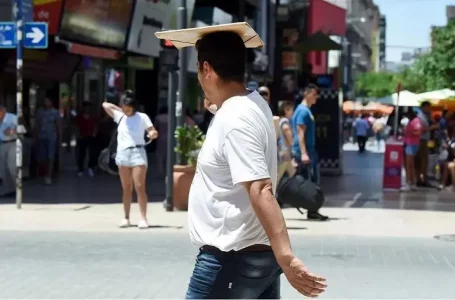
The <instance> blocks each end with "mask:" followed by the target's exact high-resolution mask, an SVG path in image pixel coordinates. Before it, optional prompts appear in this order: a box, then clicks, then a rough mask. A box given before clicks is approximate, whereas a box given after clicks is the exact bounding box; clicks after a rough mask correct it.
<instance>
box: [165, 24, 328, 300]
mask: <svg viewBox="0 0 455 300" xmlns="http://www.w3.org/2000/svg"><path fill="white" fill-rule="evenodd" d="M244 24H245V25H241V24H239V23H237V24H228V25H221V26H213V27H209V28H207V27H204V28H193V29H186V30H183V34H182V31H180V30H177V31H169V32H163V33H157V36H159V37H160V38H163V39H169V40H173V41H174V40H178V41H183V43H182V44H185V45H186V44H189V45H191V44H193V45H194V44H195V45H196V49H197V51H198V64H197V66H198V67H197V68H198V79H199V82H200V85H201V87H202V89H203V91H204V94H205V96H206V98H207V102H209V103H210V105H207V106H208V107H213V106H216V108H217V111H216V113H215V116H214V118H213V121H212V124H211V125H210V127H209V129H208V132H207V136H206V139H205V142H204V145H203V147H202V149H201V151H200V154H199V157H198V161H197V166H196V173H195V176H194V180H193V183H192V185H191V190H190V194H189V207H188V220H189V223H188V224H189V230H190V236H191V240H192V242H193V243H194V244H195V245H196V246H197V247H198V248H199V249H200V252H199V254H198V255H197V259H196V264H195V267H194V271H193V276H192V277H191V279H190V283H189V287H188V290H187V293H186V298H187V299H217V298H218V299H219V298H224V299H226V298H231V299H232V298H236V299H239V298H249V299H258V298H265V299H279V298H280V274H281V273H282V272H283V273H284V274H285V276H286V277H287V279H288V280H289V282H290V284H291V285H292V286H293V287H294V288H296V289H297V290H298V291H299V292H300V293H302V294H304V295H306V296H313V297H315V296H317V295H319V294H320V293H322V292H323V290H324V288H325V287H326V285H325V284H324V282H323V281H324V279H323V278H320V277H318V276H315V275H312V274H311V273H309V272H308V270H307V269H306V266H305V265H304V264H303V263H302V262H301V261H300V260H299V259H298V258H297V257H295V256H294V254H293V252H292V248H291V244H290V241H289V236H288V232H287V229H286V223H285V221H284V218H283V215H282V213H281V209H280V207H279V205H278V202H277V200H276V199H275V197H274V194H275V188H276V185H277V143H276V133H275V127H274V124H273V115H272V112H271V110H270V108H269V106H268V105H267V102H266V101H265V100H264V98H262V97H261V96H260V95H259V93H258V92H257V91H249V90H247V89H246V88H245V84H244V75H245V71H246V69H245V64H244V58H245V57H246V47H250V48H254V47H260V46H262V45H263V43H262V41H261V40H260V38H259V37H258V35H257V33H256V32H255V31H254V30H253V29H252V28H251V27H249V26H248V25H247V24H246V23H244ZM231 26H233V27H234V28H232V27H231ZM230 27H231V28H232V29H229V28H230ZM230 30H235V31H230ZM175 34H177V36H174V35H175ZM244 40H245V41H246V42H245V43H246V45H245V44H244Z"/></svg>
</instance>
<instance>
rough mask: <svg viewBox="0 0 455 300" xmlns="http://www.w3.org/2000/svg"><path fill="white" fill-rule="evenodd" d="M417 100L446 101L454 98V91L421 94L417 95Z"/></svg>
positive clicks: (443, 90)
mask: <svg viewBox="0 0 455 300" xmlns="http://www.w3.org/2000/svg"><path fill="white" fill-rule="evenodd" d="M418 96H419V99H420V100H422V101H425V100H427V101H440V100H447V99H450V98H455V91H454V90H451V89H442V90H437V91H432V92H426V93H422V94H418Z"/></svg>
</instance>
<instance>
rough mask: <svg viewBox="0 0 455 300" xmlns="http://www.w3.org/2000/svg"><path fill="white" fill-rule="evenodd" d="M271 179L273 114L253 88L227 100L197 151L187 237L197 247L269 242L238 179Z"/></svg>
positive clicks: (229, 247) (274, 157)
mask: <svg viewBox="0 0 455 300" xmlns="http://www.w3.org/2000/svg"><path fill="white" fill-rule="evenodd" d="M267 178H270V179H271V180H272V184H273V192H274V193H275V189H276V185H277V144H276V133H275V126H274V124H273V115H272V112H271V111H270V108H269V106H268V104H267V102H266V101H264V99H263V98H262V97H261V96H260V95H259V93H258V92H256V91H254V92H252V93H251V94H249V95H248V96H236V97H232V98H230V99H228V100H226V101H225V102H224V103H223V105H222V106H221V108H219V109H218V111H217V112H216V114H215V116H214V118H213V120H212V124H211V126H210V127H209V129H208V132H207V135H206V139H205V142H204V145H203V146H202V149H201V151H200V153H199V156H198V160H197V167H196V174H195V176H194V180H193V183H192V185H191V189H190V195H189V203H188V222H189V230H190V237H191V241H192V242H193V244H195V245H196V246H198V247H201V246H204V245H210V246H214V247H217V248H218V249H220V250H222V251H230V250H236V251H237V250H240V249H243V248H246V247H249V246H251V245H255V244H265V245H270V242H269V240H268V238H267V235H266V233H265V231H264V229H263V227H262V225H261V223H260V222H259V220H258V218H257V216H256V214H255V212H254V210H253V207H252V206H251V202H250V199H249V195H248V193H247V190H246V189H245V187H244V186H243V185H242V183H243V182H250V181H254V180H259V179H267Z"/></svg>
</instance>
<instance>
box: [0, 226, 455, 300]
mask: <svg viewBox="0 0 455 300" xmlns="http://www.w3.org/2000/svg"><path fill="white" fill-rule="evenodd" d="M56 225H57V226H58V224H56ZM292 239H293V243H294V248H295V249H296V252H297V254H298V255H299V256H300V257H301V258H303V260H304V261H305V262H306V263H307V264H308V266H309V268H310V269H311V270H313V271H314V272H317V273H319V274H322V275H324V276H326V277H327V279H328V285H329V288H328V289H327V292H326V294H324V296H323V298H325V299H343V298H344V299H399V298H401V299H425V298H426V299H443V298H444V299H449V298H453V296H454V291H455V290H454V286H455V243H450V242H444V241H439V240H435V239H432V238H428V239H423V238H386V237H384V238H379V237H377V238H368V237H364V238H359V237H345V236H337V237H311V236H302V235H300V234H298V233H296V234H293V236H292ZM0 241H1V245H2V246H1V247H0V265H1V266H2V268H1V269H2V280H1V281H0V298H2V299H5V298H16V299H19V298H21V299H24V298H29V299H31V298H35V299H83V298H90V299H114V298H115V299H133V298H142V299H146V298H148V299H150V298H180V299H181V298H182V297H183V296H184V292H185V289H186V286H187V282H188V278H189V276H190V275H191V270H192V266H193V263H194V255H195V253H196V251H195V249H194V247H192V246H191V245H190V243H189V241H188V236H187V233H186V232H167V231H166V232H160V230H158V229H154V230H151V231H146V232H136V231H135V232H134V233H132V232H131V233H63V232H61V233H57V232H34V233H27V232H14V233H13V232H1V233H0ZM282 287H283V290H282V296H283V298H287V299H290V298H297V297H298V294H297V293H296V292H294V291H293V289H292V288H291V287H290V286H289V285H288V284H287V283H286V282H285V280H284V278H283V283H282Z"/></svg>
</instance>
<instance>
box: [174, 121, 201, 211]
mask: <svg viewBox="0 0 455 300" xmlns="http://www.w3.org/2000/svg"><path fill="white" fill-rule="evenodd" d="M204 138H205V136H204V134H203V133H202V131H201V130H200V129H199V127H198V126H196V125H194V126H188V125H185V126H182V127H178V128H177V129H176V130H175V140H176V147H175V152H176V153H177V154H179V155H180V157H181V162H180V163H181V164H180V165H175V166H174V197H173V200H174V207H175V208H177V209H178V210H187V209H188V195H189V193H190V187H191V183H192V182H193V178H194V173H195V171H196V161H197V156H198V154H199V151H200V149H201V147H202V144H203V143H204Z"/></svg>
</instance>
